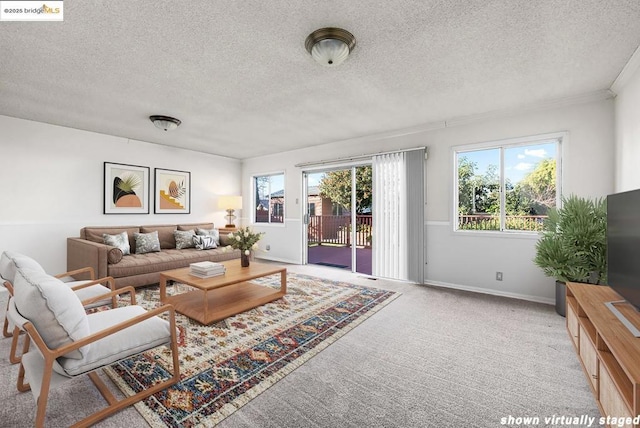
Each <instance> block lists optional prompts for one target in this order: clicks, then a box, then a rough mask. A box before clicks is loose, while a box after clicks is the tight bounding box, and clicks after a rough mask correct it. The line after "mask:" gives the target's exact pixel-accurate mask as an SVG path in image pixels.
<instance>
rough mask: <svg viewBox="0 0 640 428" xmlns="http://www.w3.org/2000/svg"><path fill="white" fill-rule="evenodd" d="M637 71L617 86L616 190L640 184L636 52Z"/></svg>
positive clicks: (639, 77) (639, 56) (639, 91)
mask: <svg viewBox="0 0 640 428" xmlns="http://www.w3.org/2000/svg"><path fill="white" fill-rule="evenodd" d="M634 59H635V61H633V60H632V61H629V64H628V65H630V64H636V68H635V70H634V71H629V70H625V71H627V72H628V75H626V78H625V79H624V83H623V84H622V85H621V87H620V88H619V89H617V93H618V95H617V97H616V102H615V114H616V122H615V133H616V174H615V183H616V186H615V190H616V192H622V191H626V190H634V189H638V188H640V169H638V160H640V66H638V65H637V64H638V63H639V62H640V53H638V52H636V54H635V56H634Z"/></svg>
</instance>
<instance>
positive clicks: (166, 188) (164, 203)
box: [154, 168, 191, 214]
mask: <svg viewBox="0 0 640 428" xmlns="http://www.w3.org/2000/svg"><path fill="white" fill-rule="evenodd" d="M154 191H155V206H154V212H155V213H156V214H189V213H190V212H191V173H190V172H187V171H174V170H171V169H162V168H156V169H155V190H154Z"/></svg>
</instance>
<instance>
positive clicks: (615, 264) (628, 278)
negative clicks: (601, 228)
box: [607, 189, 640, 329]
mask: <svg viewBox="0 0 640 428" xmlns="http://www.w3.org/2000/svg"><path fill="white" fill-rule="evenodd" d="M607 277H608V283H609V286H610V287H611V288H613V289H614V290H615V291H617V292H618V294H620V295H621V296H622V297H623V298H624V299H625V300H626V301H627V302H629V303H631V304H632V305H633V306H634V307H635V309H636V310H639V309H640V189H638V190H631V191H628V192H621V193H615V194H613V195H609V196H607ZM614 303H617V302H614ZM607 306H608V307H609V309H611V310H612V311H613V312H614V313H615V314H616V316H618V318H620V315H621V314H619V313H616V312H618V311H617V309H615V307H614V306H613V304H607ZM621 321H623V323H624V322H625V321H624V320H622V319H621ZM625 325H626V324H625ZM627 327H628V328H629V325H627ZM630 329H631V328H630Z"/></svg>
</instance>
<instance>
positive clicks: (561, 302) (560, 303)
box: [556, 281, 567, 317]
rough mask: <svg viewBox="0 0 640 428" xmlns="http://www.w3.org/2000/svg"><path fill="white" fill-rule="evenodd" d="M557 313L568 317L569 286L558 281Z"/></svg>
mask: <svg viewBox="0 0 640 428" xmlns="http://www.w3.org/2000/svg"><path fill="white" fill-rule="evenodd" d="M556 312H557V313H558V315H561V316H563V317H566V316H567V285H566V284H565V283H564V282H562V281H556Z"/></svg>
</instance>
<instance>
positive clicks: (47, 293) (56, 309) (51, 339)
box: [13, 268, 90, 359]
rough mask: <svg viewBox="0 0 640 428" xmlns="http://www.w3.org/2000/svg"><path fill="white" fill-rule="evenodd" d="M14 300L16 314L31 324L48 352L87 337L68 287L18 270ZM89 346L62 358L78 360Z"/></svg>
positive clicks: (80, 309) (81, 311)
mask: <svg viewBox="0 0 640 428" xmlns="http://www.w3.org/2000/svg"><path fill="white" fill-rule="evenodd" d="M13 286H14V299H15V303H16V308H17V310H18V312H19V313H20V315H22V316H23V317H25V318H26V319H28V320H29V321H31V323H32V324H33V325H34V327H35V328H36V330H38V333H39V334H40V336H42V339H43V340H44V342H45V343H46V344H47V346H48V347H49V348H50V349H56V348H59V347H60V346H63V345H66V344H68V343H71V342H73V341H76V340H80V339H82V338H83V337H85V336H87V335H88V334H89V331H90V330H89V321H88V320H87V315H86V314H85V311H84V308H83V307H82V303H80V299H79V298H78V296H76V293H74V292H73V291H72V290H71V289H70V288H69V287H68V286H66V285H65V283H63V282H62V281H60V280H59V279H57V278H54V277H52V276H50V275H47V274H46V273H44V272H41V271H38V270H35V269H27V268H24V269H23V268H19V269H18V270H17V272H16V277H15V282H14V284H13ZM89 348H90V346H89V345H87V346H83V347H82V348H80V349H78V350H75V351H71V352H70V353H68V354H66V355H65V356H66V357H68V358H72V359H80V358H83V356H84V355H85V354H86V353H87V352H88V349H89Z"/></svg>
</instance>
